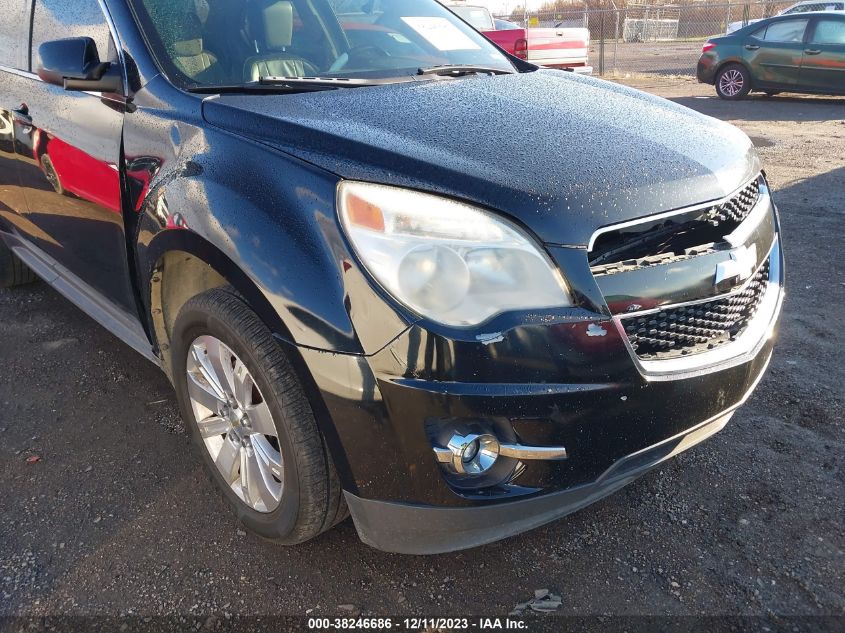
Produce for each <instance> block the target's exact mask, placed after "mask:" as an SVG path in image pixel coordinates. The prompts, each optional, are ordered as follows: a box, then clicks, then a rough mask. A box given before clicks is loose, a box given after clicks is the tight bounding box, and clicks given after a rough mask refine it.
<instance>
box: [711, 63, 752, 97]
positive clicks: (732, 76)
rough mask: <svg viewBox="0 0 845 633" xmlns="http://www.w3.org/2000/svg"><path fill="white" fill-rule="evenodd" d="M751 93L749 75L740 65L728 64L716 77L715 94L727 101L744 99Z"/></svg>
mask: <svg viewBox="0 0 845 633" xmlns="http://www.w3.org/2000/svg"><path fill="white" fill-rule="evenodd" d="M749 92H751V75H750V74H749V72H748V70H746V68H745V66H743V65H742V64H728V65H727V66H725V67H724V68H722V69H720V70H719V72H718V73H717V75H716V94H717V95H719V97H721V98H722V99H727V100H728V101H739V100H740V99H745V97H747V96H748V93H749Z"/></svg>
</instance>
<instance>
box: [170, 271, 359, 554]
mask: <svg viewBox="0 0 845 633" xmlns="http://www.w3.org/2000/svg"><path fill="white" fill-rule="evenodd" d="M172 339H173V340H172V346H171V350H172V357H171V358H172V368H173V380H174V385H175V387H176V392H177V398H178V401H179V406H180V409H181V412H182V417H183V418H184V420H185V423H186V425H187V427H188V431H189V433H190V435H191V438H192V439H193V443H194V444H195V446H196V449H197V452H198V453H199V455H200V459H201V460H202V462H203V463H204V465H205V467H206V469H207V471H208V473H209V474H210V476H211V479H212V480H213V482H214V484H215V485H216V486H217V488H218V489H219V490H220V492H221V493H222V494H223V497H224V498H225V499H226V501H227V502H228V503H229V505H230V506H231V507H232V508H233V509H234V511H235V513H236V514H237V516H238V517H239V518H240V520H241V522H242V523H243V524H244V525H245V526H246V527H248V528H249V529H251V530H252V531H253V532H256V533H257V534H259V535H260V536H263V537H265V538H268V539H272V540H275V541H278V542H281V543H284V544H295V543H301V542H303V541H306V540H308V539H310V538H313V537H315V536H317V535H318V534H320V533H321V532H323V531H325V530H327V529H328V528H330V527H332V526H333V525H334V524H335V523H337V522H338V521H340V520H341V519H343V518H344V517H345V516H346V512H347V511H346V505H345V503H344V501H343V497H342V491H341V489H340V485H339V483H338V479H337V474H336V473H335V470H334V465H333V464H332V461H331V459H330V457H329V455H328V451H327V450H326V447H325V445H324V442H323V439H322V437H321V435H320V433H319V431H318V429H317V423H316V421H315V419H314V414H313V411H312V409H311V405H310V403H309V402H308V399H307V397H306V395H305V391H304V390H303V388H302V385H301V384H300V382H299V380H298V378H297V377H296V375H295V373H294V370H293V367H292V366H291V363H290V361H289V360H288V358H287V356H286V355H285V353H284V352H283V350H282V349H281V348H280V347H279V344H278V343H277V342H276V341H275V340H274V338H273V336H272V335H271V333H270V331H269V330H268V329H267V327H266V326H265V325H264V323H263V322H262V321H261V320H260V319H259V318H258V317H257V316H256V315H255V313H254V312H253V311H252V310H250V308H249V307H248V306H247V305H246V304H245V303H244V302H243V301H242V300H241V299H240V298H239V297H238V296H237V295H235V294H234V293H232V292H230V291H228V290H226V289H222V288H218V289H214V290H210V291H208V292H205V293H203V294H201V295H198V296H196V297H194V298H193V299H191V300H190V301H188V302H187V303H186V304H185V306H184V307H183V308H182V310H181V311H180V312H179V316H178V318H177V320H176V324H175V326H174V335H173V337H172Z"/></svg>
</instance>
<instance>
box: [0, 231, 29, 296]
mask: <svg viewBox="0 0 845 633" xmlns="http://www.w3.org/2000/svg"><path fill="white" fill-rule="evenodd" d="M37 279H38V277H37V276H36V274H35V273H34V272H32V270H31V269H30V268H29V266H27V265H26V264H24V263H23V262H22V261H21V260H20V259H18V257H17V256H16V255H15V254H14V253H13V252H12V251H11V249H10V248H9V247H8V246H6V245H5V244H4V243H3V242H2V241H0V288H11V287H12V286H22V285H23V284H29V283H32V282H33V281H36V280H37Z"/></svg>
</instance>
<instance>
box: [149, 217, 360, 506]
mask: <svg viewBox="0 0 845 633" xmlns="http://www.w3.org/2000/svg"><path fill="white" fill-rule="evenodd" d="M145 261H146V262H147V265H146V266H144V267H142V268H141V269H140V270H141V271H142V272H141V274H142V277H143V279H142V280H141V281H142V284H141V285H142V288H143V298H144V300H145V302H146V313H147V318H148V320H149V326H148V327H149V330H150V333H151V335H152V337H153V342H154V344H155V346H156V350H157V353H158V355H159V358H160V359H161V361H162V367H163V368H164V371H165V373H166V374H167V375H168V377H169V378H170V379H171V382H172V375H171V366H170V361H169V354H168V353H167V352H168V350H169V349H170V339H171V335H172V331H173V325H174V324H175V321H176V317H177V316H178V314H179V310H180V309H181V308H182V306H184V305H185V303H187V301H188V300H190V299H191V298H192V297H194V296H196V295H198V294H200V293H202V292H205V291H207V290H211V289H213V288H218V287H229V288H231V289H232V290H233V292H234V293H235V294H237V295H238V296H239V297H240V298H241V299H242V300H243V301H244V302H245V303H246V304H247V305H248V306H249V307H250V309H252V310H253V311H254V312H255V313H256V314H257V315H258V318H259V319H260V320H261V321H262V322H263V323H264V324H265V325H266V326H267V327H268V329H269V330H270V332H271V333H272V334H273V336H274V337H275V338H276V339H277V341H278V342H279V345H281V346H283V348H284V350H285V352H286V354H287V356H288V358H289V359H290V361H291V364H292V365H293V367H294V370H295V371H296V374H297V378H299V380H300V383H301V384H302V386H303V389H304V390H305V392H306V394H307V396H308V399H309V402H310V403H311V406H312V409H313V412H314V416H315V419H316V420H317V425H318V428H319V430H320V433H321V435H322V436H323V438H324V439H325V440H326V445H327V447H328V454H329V456H330V458H331V459H332V461H333V462H334V465H335V468H336V469H337V472H338V475H339V477H340V478H341V482H342V484H343V486H344V488H346V489H348V483H349V473H350V468H349V465H348V461H347V457H346V452H345V451H344V450H343V447H342V443H341V441H340V438H339V436H338V433H337V430H336V429H335V428H334V423H333V421H332V417H331V414H330V413H329V410H328V407H327V406H326V403H325V401H324V399H323V396H322V392H321V391H320V389H319V388H318V386H317V384H316V382H315V380H314V377H313V376H312V374H311V371H310V370H309V369H308V366H307V364H306V362H305V359H304V358H303V357H302V354H301V353H300V351H299V348H298V347H297V346H296V344H294V343H293V338H292V336H291V333H290V330H289V329H288V327H287V326H286V325H285V323H284V321H283V320H282V318H281V316H280V315H279V314H278V312H277V311H276V310H275V309H274V308H273V307H272V305H271V304H270V302H269V301H268V300H267V298H266V297H265V295H264V293H263V292H261V290H260V288H259V286H258V284H257V283H256V282H255V281H254V280H253V279H252V278H251V277H250V276H249V275H248V274H246V272H244V271H243V270H242V269H241V268H240V267H239V266H238V265H237V264H235V262H234V261H232V259H231V258H229V257H228V256H227V255H226V254H225V253H224V252H223V251H221V250H220V249H219V248H218V247H217V246H215V245H214V244H212V243H211V242H209V241H208V240H206V239H205V238H203V237H202V236H200V235H198V234H196V233H194V232H192V231H189V230H177V229H171V230H165V231H162V232H160V233H158V234H157V235H156V236H155V237H154V238H153V240H152V241H151V242H150V243H149V244H147V245H146V249H145Z"/></svg>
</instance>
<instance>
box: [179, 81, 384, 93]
mask: <svg viewBox="0 0 845 633" xmlns="http://www.w3.org/2000/svg"><path fill="white" fill-rule="evenodd" d="M393 81H395V80H393ZM382 83H385V82H382V81H373V80H370V79H355V78H346V77H260V78H259V79H258V81H248V82H245V83H242V84H225V85H216V86H215V85H208V86H194V87H191V88H188V91H189V92H199V93H208V94H225V93H232V92H264V93H273V92H277V93H278V92H312V91H319V90H337V89H339V88H363V87H366V86H378V85H380V84H382Z"/></svg>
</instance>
